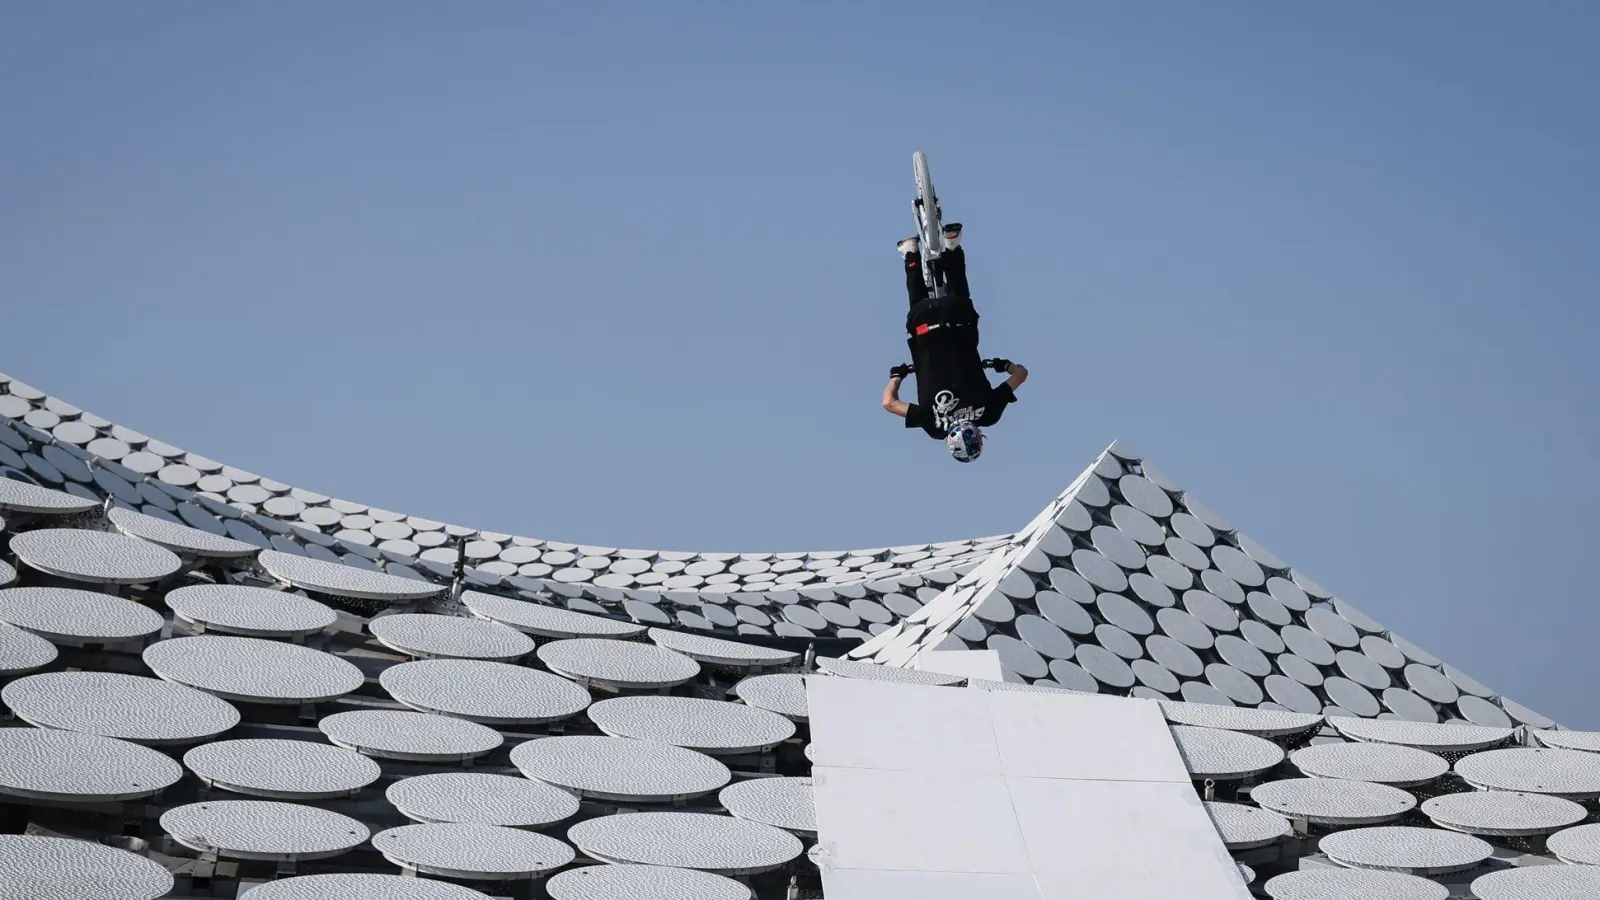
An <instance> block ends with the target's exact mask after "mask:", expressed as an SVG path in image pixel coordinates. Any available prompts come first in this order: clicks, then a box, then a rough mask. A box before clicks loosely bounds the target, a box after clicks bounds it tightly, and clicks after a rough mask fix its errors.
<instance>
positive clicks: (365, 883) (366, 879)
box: [250, 873, 489, 900]
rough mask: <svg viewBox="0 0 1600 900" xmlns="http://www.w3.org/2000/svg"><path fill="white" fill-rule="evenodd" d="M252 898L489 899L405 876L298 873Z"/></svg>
mask: <svg viewBox="0 0 1600 900" xmlns="http://www.w3.org/2000/svg"><path fill="white" fill-rule="evenodd" d="M250 900H489V896H488V895H487V894H483V893H479V892H478V891H475V890H472V889H471V888H464V887H461V886H459V885H454V884H451V883H449V882H448V881H433V880H430V879H425V878H411V877H408V876H402V875H369V874H355V873H343V874H336V875H299V876H296V877H293V878H280V879H277V880H276V881H266V882H262V883H261V884H258V885H256V886H255V887H252V888H251V889H250Z"/></svg>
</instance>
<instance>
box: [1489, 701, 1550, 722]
mask: <svg viewBox="0 0 1600 900" xmlns="http://www.w3.org/2000/svg"><path fill="white" fill-rule="evenodd" d="M1500 705H1501V706H1502V707H1504V708H1505V711H1506V714H1507V715H1509V716H1511V718H1513V719H1515V720H1517V721H1518V722H1521V723H1522V724H1524V725H1527V726H1528V727H1530V728H1554V727H1556V723H1555V720H1553V719H1551V718H1550V717H1549V716H1546V715H1544V714H1542V713H1538V712H1535V711H1533V710H1531V709H1529V708H1528V707H1526V706H1523V705H1522V704H1520V703H1518V702H1517V701H1515V700H1512V699H1511V698H1510V697H1501V698H1500Z"/></svg>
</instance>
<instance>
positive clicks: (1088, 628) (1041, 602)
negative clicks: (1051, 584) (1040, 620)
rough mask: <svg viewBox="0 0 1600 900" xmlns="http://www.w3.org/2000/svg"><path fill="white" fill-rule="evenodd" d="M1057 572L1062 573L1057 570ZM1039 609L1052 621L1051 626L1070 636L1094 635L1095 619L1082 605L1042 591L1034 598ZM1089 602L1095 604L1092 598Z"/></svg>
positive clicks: (1041, 613)
mask: <svg viewBox="0 0 1600 900" xmlns="http://www.w3.org/2000/svg"><path fill="white" fill-rule="evenodd" d="M1056 571H1058V572H1059V571H1062V570H1060V569H1057V570H1056ZM1033 600H1034V603H1035V604H1036V605H1037V606H1038V607H1039V613H1040V615H1043V616H1044V617H1045V618H1046V619H1048V620H1050V622H1051V624H1053V625H1055V626H1056V627H1057V628H1060V629H1061V630H1062V631H1065V632H1066V633H1068V634H1075V635H1078V636H1080V637H1081V636H1083V635H1086V634H1093V633H1094V617H1092V616H1090V615H1089V612H1088V610H1085V609H1084V608H1083V606H1082V605H1080V604H1078V603H1075V602H1073V601H1072V600H1069V599H1067V598H1066V597H1063V596H1061V595H1060V594H1057V593H1055V592H1054V591H1042V592H1040V593H1039V594H1038V595H1037V596H1036V597H1034V598H1033ZM1089 602H1091V603H1092V602H1094V600H1093V598H1090V601H1089Z"/></svg>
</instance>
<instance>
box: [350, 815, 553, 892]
mask: <svg viewBox="0 0 1600 900" xmlns="http://www.w3.org/2000/svg"><path fill="white" fill-rule="evenodd" d="M372 847H373V849H375V850H377V851H378V852H379V853H382V854H383V858H384V859H387V860H388V861H389V862H391V863H394V864H395V865H397V866H399V867H401V868H402V869H407V870H409V871H413V872H420V873H425V874H429V875H438V876H442V877H445V878H461V879H470V880H479V879H481V880H487V881H511V880H525V879H531V878H537V877H539V876H541V875H545V874H547V873H549V872H552V871H555V870H556V869H559V868H561V867H562V866H564V865H566V864H567V863H570V862H572V860H573V858H574V857H575V856H576V855H577V853H576V852H575V851H574V850H573V849H572V848H571V847H569V846H567V845H566V844H564V843H562V842H561V841H558V840H556V839H555V838H553V837H548V836H546V835H543V834H539V833H537V832H534V831H527V830H524V829H521V828H506V827H504V826H500V825H478V824H462V823H456V822H441V823H428V824H422V825H401V826H399V827H396V828H389V829H386V830H384V831H380V832H378V833H377V834H375V835H373V836H372Z"/></svg>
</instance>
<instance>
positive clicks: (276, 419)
mask: <svg viewBox="0 0 1600 900" xmlns="http://www.w3.org/2000/svg"><path fill="white" fill-rule="evenodd" d="M1318 6H1319V7H1320V8H1311V7H1310V6H1308V5H1307V4H1280V3H1269V2H1249V3H1245V2H1215V3H1204V4H1201V3H1189V2H1145V3H1138V4H1086V3H1070V4H1054V3H1042V2H1041V3H1025V4H1024V3H1007V2H996V3H980V2H976V0H967V2H964V3H959V4H955V3H942V2H934V3H922V4H912V3H893V4H890V3H855V2H851V3H842V2H814V3H786V4H771V3H748V2H695V3H681V2H680V3H666V2H662V3H596V4H579V3H508V2H482V3H470V4H463V3H457V4H438V3H419V2H388V0H386V2H344V3H338V4H311V3H284V4H270V5H260V4H231V3H230V4H207V3H198V2H171V3H162V4H127V3H118V4H100V3H81V2H74V3H55V4H22V3H11V4H7V5H6V6H5V7H4V8H3V11H0V84H3V85H4V86H5V87H4V93H3V95H0V371H6V372H8V373H9V374H12V375H14V376H16V377H18V378H21V379H23V380H26V381H29V382H31V383H33V384H35V385H36V386H38V387H40V388H41V389H43V390H46V391H49V392H52V393H55V394H58V395H60V396H62V397H63V398H65V399H67V400H69V401H71V402H74V403H77V404H79V405H82V406H83V407H85V408H87V409H90V410H93V411H96V412H98V413H100V414H102V415H105V416H107V417H109V418H111V419H113V420H116V421H119V422H122V423H124V424H127V425H129V426H131V427H134V428H138V429H141V430H144V431H146V432H148V433H150V434H152V435H156V436H159V437H161V438H163V439H165V440H168V441H170V442H172V443H176V444H178V445H179V446H182V447H185V448H188V449H191V450H194V451H196V452H199V453H203V454H205V455H208V456H211V457H213V458H216V459H220V460H224V461H227V462H229V463H232V464H234V465H237V466H240V467H243V468H248V469H251V470H254V471H258V472H261V473H263V474H267V475H270V476H271V477H274V478H277V479H279V480H283V481H287V482H290V483H293V484H297V485H301V486H304V487H308V488H311V489H313V490H318V491H322V492H326V493H331V494H333V495H335V496H341V497H346V498H349V499H352V500H357V501H362V502H367V503H372V504H374V505H381V506H386V507H388V508H391V509H398V510H402V511H405V512H409V513H413V514H417V515H424V516H428V517H431V518H436V519H442V520H446V521H453V522H459V523H463V524H470V525H473V526H477V527H481V528H486V529H494V530H501V531H508V532H513V533H520V534H530V535H534V536H540V537H547V538H552V539H563V540H574V541H581V542H592V543H602V544H608V545H614V546H615V545H621V546H646V547H670V548H687V549H706V550H710V549H726V550H757V549H760V550H781V549H806V548H820V547H841V548H842V547H859V546H878V545H885V544H899V543H910V542H920V541H929V540H940V539H947V538H955V537H962V536H970V535H977V534H989V533H994V532H1002V531H1009V530H1012V529H1014V528H1017V527H1019V526H1021V525H1022V524H1024V523H1026V522H1027V521H1028V520H1029V519H1030V518H1031V517H1032V516H1033V515H1034V513H1035V512H1036V511H1037V510H1038V509H1039V508H1040V507H1041V506H1043V505H1044V504H1045V503H1046V502H1047V501H1048V500H1049V499H1050V498H1051V497H1052V496H1053V495H1055V494H1056V493H1057V492H1058V491H1060V490H1061V489H1062V488H1064V487H1065V486H1066V485H1067V483H1068V482H1069V481H1070V480H1071V479H1072V478H1073V476H1074V475H1075V474H1076V473H1077V472H1078V471H1079V470H1080V469H1082V468H1083V467H1084V466H1085V465H1086V464H1087V463H1088V462H1089V461H1090V460H1091V459H1092V458H1093V457H1094V455H1095V454H1096V453H1098V452H1099V451H1100V450H1101V449H1102V448H1103V447H1104V446H1105V445H1106V444H1108V443H1110V442H1111V441H1112V440H1113V439H1117V438H1121V439H1123V440H1125V441H1127V442H1129V443H1130V444H1131V445H1133V446H1135V447H1137V448H1139V449H1140V450H1142V451H1143V452H1144V453H1146V454H1148V455H1149V456H1150V458H1151V459H1152V460H1153V461H1154V462H1155V464H1156V465H1157V466H1158V467H1160V468H1162V469H1163V470H1164V471H1166V473H1167V474H1169V475H1170V476H1172V477H1173V478H1175V479H1176V480H1178V482H1179V483H1180V484H1183V485H1185V486H1186V487H1188V488H1190V489H1191V490H1193V491H1194V493H1195V495H1196V496H1197V497H1199V498H1201V499H1202V500H1203V501H1204V502H1206V503H1207V504H1208V505H1210V506H1211V507H1213V508H1215V509H1216V510H1218V511H1219V512H1221V513H1222V514H1224V515H1225V516H1227V517H1229V518H1230V519H1232V520H1233V521H1234V523H1235V524H1237V525H1240V526H1241V527H1242V528H1244V529H1245V531H1246V532H1247V533H1248V534H1250V535H1252V536H1253V537H1255V538H1257V539H1258V540H1260V541H1261V542H1262V543H1264V544H1265V545H1266V546H1268V547H1269V548H1271V549H1273V550H1274V551H1275V552H1277V553H1278V554H1279V555H1281V556H1283V557H1284V558H1286V559H1288V560H1289V561H1290V562H1291V563H1293V564H1295V565H1296V566H1298V567H1300V568H1302V569H1304V570H1305V571H1307V572H1308V573H1309V574H1311V575H1312V576H1313V577H1315V578H1317V579H1318V580H1320V581H1322V582H1323V583H1324V584H1325V585H1327V586H1328V587H1330V588H1331V589H1333V590H1336V591H1338V592H1339V593H1341V594H1342V595H1344V596H1346V597H1347V598H1349V599H1350V600H1351V601H1352V602H1354V603H1356V604H1358V605H1359V606H1362V607H1364V608H1366V609H1367V610H1368V611H1369V612H1371V613H1372V614H1373V615H1375V616H1377V617H1378V618H1380V619H1381V620H1383V621H1385V622H1387V623H1388V624H1390V625H1391V626H1393V627H1395V628H1396V629H1397V630H1399V631H1400V632H1401V633H1402V634H1405V635H1407V636H1408V637H1411V638H1412V639H1414V640H1416V641H1417V642H1418V643H1420V644H1422V645H1423V646H1424V647H1427V648H1429V649H1431V650H1433V651H1434V652H1436V653H1438V654H1440V655H1441V656H1443V657H1444V658H1445V659H1447V660H1449V661H1452V662H1454V663H1456V664H1457V665H1459V666H1461V667H1462V668H1463V669H1465V670H1466V671H1468V672H1469V673H1471V674H1473V675H1475V676H1477V677H1479V678H1480V679H1482V680H1484V681H1485V682H1487V683H1489V684H1490V685H1491V686H1495V687H1497V688H1499V689H1501V690H1503V691H1505V692H1506V693H1507V694H1509V695H1511V696H1513V697H1515V698H1517V699H1519V700H1521V701H1523V702H1525V703H1527V704H1529V705H1531V706H1533V707H1534V708H1536V709H1540V710H1543V711H1545V712H1546V713H1548V714H1551V715H1554V716H1557V717H1558V718H1562V719H1563V720H1565V721H1567V722H1568V723H1569V724H1572V725H1576V726H1579V727H1589V728H1600V699H1597V698H1600V694H1597V693H1596V692H1595V688H1594V685H1595V683H1596V679H1597V677H1600V664H1597V663H1596V661H1595V654H1594V647H1595V635H1596V633H1597V626H1600V613H1597V612H1596V608H1597V600H1600V575H1597V574H1596V571H1597V570H1596V566H1595V557H1596V553H1597V546H1600V545H1597V540H1600V538H1597V535H1600V531H1597V528H1596V517H1597V510H1600V477H1597V472H1600V467H1597V463H1600V425H1597V419H1596V413H1595V409H1596V382H1597V369H1600V363H1597V362H1596V360H1595V358H1594V355H1593V354H1594V347H1595V345H1596V339H1597V338H1600V333H1597V332H1600V328H1597V319H1600V313H1597V311H1596V304H1595V296H1596V281H1597V275H1600V240H1597V224H1596V222H1597V218H1596V212H1597V207H1600V205H1597V200H1600V190H1597V178H1596V164H1595V162H1594V160H1595V159H1596V150H1597V148H1596V138H1597V125H1596V121H1597V117H1596V115H1595V110H1596V106H1595V98H1594V86H1595V84H1596V83H1600V65H1597V63H1596V60H1597V55H1596V53H1595V51H1594V43H1593V35H1594V33H1595V29H1596V27H1597V26H1600V11H1597V9H1596V7H1595V6H1594V5H1593V4H1588V3H1567V4H1553V3H1521V4H1515V5H1508V4H1503V3H1490V2H1464V3H1447V2H1442V0H1420V2H1413V3H1405V4H1394V3H1379V2H1357V3H1343V4H1320V5H1318ZM1291 7H1292V8H1291ZM918 149H921V150H925V151H927V152H928V154H929V155H930V158H931V160H932V163H933V172H934V175H935V177H936V179H937V181H938V184H939V185H940V187H941V190H942V193H943V195H944V197H945V200H946V207H947V211H948V214H949V216H950V217H952V218H956V219H959V220H961V221H963V222H965V223H967V226H968V228H967V239H966V244H967V247H968V251H969V254H970V258H971V264H970V269H971V277H972V281H973V285H974V292H975V293H976V295H977V298H978V302H979V306H980V309H981V310H982V312H983V313H984V316H985V318H984V327H983V337H984V349H985V350H986V351H987V352H989V353H992V354H996V355H1004V356H1008V357H1011V358H1013V359H1017V360H1019V361H1022V362H1025V363H1027V364H1028V365H1029V367H1030V369H1031V370H1032V373H1033V374H1032V378H1031V379H1030V380H1029V382H1028V384H1027V385H1026V386H1025V387H1024V388H1023V389H1022V391H1021V402H1020V403H1019V404H1018V405H1017V406H1015V407H1013V408H1012V409H1011V410H1010V411H1009V412H1008V414H1007V416H1006V419H1005V421H1004V422H1003V423H1002V424H1001V425H1000V426H998V427H996V428H994V429H992V431H991V437H990V442H989V446H988V448H987V450H986V453H985V455H984V459H983V460H982V461H981V462H980V463H978V464H976V465H971V466H960V465H958V464H956V463H953V462H951V461H950V460H949V458H948V457H947V456H945V455H944V452H943V450H942V448H941V446H940V445H939V444H938V443H936V442H934V441H931V440H929V439H927V438H926V437H923V436H920V435H918V434H916V433H915V432H907V431H905V430H903V429H902V428H901V427H900V422H899V421H898V420H896V419H893V418H891V417H890V416H889V415H887V414H886V413H884V412H883V411H882V410H881V409H880V408H879V406H878V393H879V391H880V390H881V388H882V384H883V381H884V377H885V371H886V369H887V368H888V367H889V366H890V365H892V364H894V363H896V362H899V361H902V360H903V359H904V358H905V345H904V342H903V338H902V334H901V321H902V315H903V303H904V299H903V294H902V285H901V279H900V273H899V270H898V261H897V259H896V257H895V256H894V254H893V250H892V248H893V245H894V242H895V241H896V240H897V239H898V238H900V237H902V236H904V235H905V234H907V233H908V232H909V230H910V212H909V199H910V191H911V178H910V162H909V160H910V155H911V153H912V151H914V150H918Z"/></svg>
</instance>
